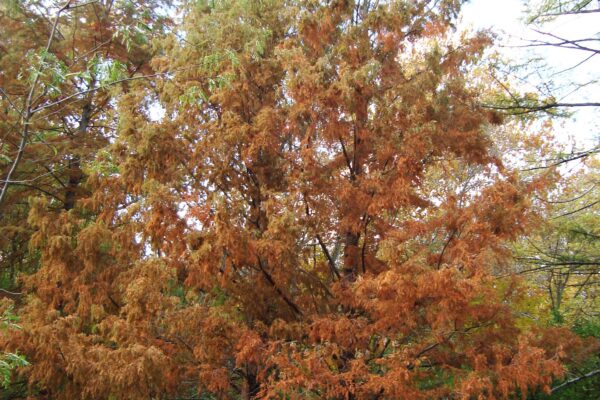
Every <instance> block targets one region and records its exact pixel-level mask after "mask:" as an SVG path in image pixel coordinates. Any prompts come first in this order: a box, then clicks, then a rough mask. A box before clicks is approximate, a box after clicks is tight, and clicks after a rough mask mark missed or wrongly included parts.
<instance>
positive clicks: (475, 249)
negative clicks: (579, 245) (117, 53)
mask: <svg viewBox="0 0 600 400" xmlns="http://www.w3.org/2000/svg"><path fill="white" fill-rule="evenodd" d="M459 8H460V2H458V1H441V2H439V1H431V2H429V1H420V2H404V1H393V2H382V3H379V2H371V1H357V2H351V1H332V2H316V1H280V0H268V1H260V2H258V1H257V2H243V1H206V2H203V1H200V2H193V3H189V4H188V3H186V4H185V6H184V7H182V8H181V9H180V13H179V14H178V17H181V19H182V21H181V26H180V28H179V29H176V30H173V31H171V32H168V33H165V34H163V35H161V37H160V38H159V40H158V41H157V42H155V44H154V45H155V46H156V47H155V48H156V49H158V51H157V53H156V54H155V55H154V57H153V59H152V62H151V67H152V68H153V71H148V73H147V75H155V77H154V79H147V80H146V79H144V80H142V79H136V80H128V81H127V82H126V83H125V84H123V85H114V91H111V92H110V97H109V98H108V100H107V102H108V103H109V104H110V106H111V108H112V107H114V111H112V109H111V111H110V112H107V113H106V115H105V117H104V118H106V119H107V121H108V123H109V124H114V125H113V126H116V127H117V134H116V135H115V137H114V140H112V141H108V143H106V142H105V147H101V148H100V147H98V148H97V149H93V150H92V151H90V153H89V154H90V156H93V159H92V160H90V161H89V162H88V163H87V164H86V166H85V167H82V168H83V170H84V172H85V173H86V175H87V177H88V178H87V180H86V181H85V186H84V187H85V188H86V191H83V190H82V191H81V192H80V193H79V196H78V197H77V201H76V202H75V203H74V204H73V205H72V207H68V208H67V207H60V208H58V207H54V208H53V207H50V205H51V201H49V200H48V199H47V198H43V197H41V198H37V199H33V200H32V201H31V203H30V209H29V213H28V214H29V215H28V221H29V224H30V226H31V229H32V232H33V233H32V236H31V240H30V241H29V246H30V248H32V249H33V251H36V252H38V253H39V260H40V261H39V269H37V270H36V271H35V272H34V273H32V274H31V275H29V276H27V277H26V278H25V287H24V289H25V290H26V291H28V293H29V294H30V295H29V296H28V298H27V299H26V301H25V304H24V305H23V307H22V308H21V309H20V310H19V315H20V317H21V325H22V328H23V329H22V330H20V331H17V332H13V333H11V335H10V336H7V337H6V338H5V339H4V340H5V342H6V346H7V348H8V349H18V350H19V351H20V352H22V353H23V354H24V355H25V356H26V357H27V360H28V361H29V362H30V363H31V365H30V366H28V367H27V368H24V369H21V372H22V374H23V375H24V376H25V377H26V378H27V379H28V381H29V384H30V387H31V392H30V393H29V395H30V396H32V397H38V398H56V399H61V398H65V399H68V398H75V397H79V398H127V399H137V398H140V399H142V398H143V399H146V398H182V397H188V398H189V397H190V396H191V397H192V398H200V396H204V397H205V398H206V396H214V397H216V398H242V399H250V398H273V399H276V398H330V399H402V398H405V399H420V398H423V399H425V398H444V397H448V396H454V397H458V398H464V399H467V398H472V397H476V396H479V397H480V398H490V399H493V398H509V397H510V396H513V395H515V394H517V393H520V394H521V395H523V396H525V395H527V393H529V392H534V391H537V390H540V389H543V390H546V391H547V390H549V385H550V383H551V381H552V378H553V377H554V376H559V375H561V374H562V372H563V367H562V365H561V359H562V358H563V351H564V350H565V349H566V350H569V349H570V348H571V347H570V346H573V345H576V344H577V339H575V338H572V337H571V336H570V335H568V333H567V332H565V331H564V330H560V329H547V330H543V329H525V328H522V327H521V326H520V324H519V316H518V314H517V312H516V308H517V305H518V303H519V302H520V301H522V299H523V298H524V297H526V296H527V292H526V290H525V289H524V288H523V287H522V286H520V285H519V282H518V280H516V279H500V280H499V279H497V278H496V277H495V273H496V272H497V271H498V270H502V269H503V268H507V267H508V264H509V262H510V249H509V247H508V245H509V244H510V243H511V242H512V241H514V240H516V239H517V238H518V237H519V235H520V234H522V233H524V232H526V231H527V229H529V224H530V221H532V220H533V219H534V218H533V217H534V216H533V212H532V210H531V201H530V199H531V197H532V196H533V195H539V194H541V193H543V192H544V190H545V187H546V186H547V180H546V179H534V180H529V181H526V180H522V179H520V178H519V176H518V174H516V173H513V172H511V171H510V170H508V169H506V168H505V167H504V166H503V165H502V162H501V160H500V158H499V157H496V156H494V154H492V152H491V151H490V149H491V146H492V141H493V138H492V137H491V135H490V132H493V130H492V129H491V127H492V126H494V125H499V124H501V123H502V118H501V116H500V115H498V114H497V113H496V112H493V111H490V110H488V109H486V108H483V107H481V106H480V105H479V104H480V100H481V98H482V95H483V93H482V89H481V87H479V86H477V84H476V81H472V80H470V79H469V77H470V75H469V73H470V70H471V67H472V66H473V65H475V64H476V63H477V62H478V61H479V60H480V57H481V54H482V52H483V51H484V50H485V49H486V48H487V46H489V45H490V44H491V39H490V38H489V37H488V36H486V35H485V34H476V35H474V36H472V37H468V36H463V37H460V38H456V37H455V36H452V29H451V28H452V24H453V21H454V20H455V18H456V16H457V13H458V12H459ZM93 93H97V90H95V91H94V92H93ZM67 97H68V96H67ZM151 109H154V110H159V109H160V110H161V113H158V112H156V111H155V114H154V115H153V114H152V113H151V112H150V111H149V110H151ZM159 114H162V115H159ZM117 119H118V120H117ZM117 121H118V122H117ZM469 167H471V168H473V169H475V170H476V173H477V175H478V178H479V182H481V183H480V184H479V185H478V186H477V189H476V190H466V191H464V192H463V193H458V194H457V193H451V192H450V191H448V190H444V187H443V185H439V184H438V185H436V184H435V182H434V181H433V180H432V179H428V178H431V177H432V176H435V177H436V179H437V182H438V183H443V182H450V181H452V180H456V179H457V176H458V174H459V173H461V172H462V171H465V170H468V169H469ZM63 204H64V203H63Z"/></svg>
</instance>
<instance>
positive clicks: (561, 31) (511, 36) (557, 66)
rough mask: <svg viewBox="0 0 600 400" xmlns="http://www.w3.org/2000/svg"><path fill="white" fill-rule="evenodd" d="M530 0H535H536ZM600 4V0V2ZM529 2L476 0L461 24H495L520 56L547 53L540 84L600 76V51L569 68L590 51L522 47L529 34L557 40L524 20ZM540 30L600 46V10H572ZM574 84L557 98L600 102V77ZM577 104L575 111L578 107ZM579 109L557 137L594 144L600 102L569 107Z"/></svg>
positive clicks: (510, 53) (508, 52)
mask: <svg viewBox="0 0 600 400" xmlns="http://www.w3.org/2000/svg"><path fill="white" fill-rule="evenodd" d="M530 2H535V0H532V1H530ZM599 7H600V4H599ZM525 11H526V9H525V6H524V2H523V1H522V0H471V1H470V2H469V3H467V5H466V6H465V7H464V8H463V13H462V21H461V25H459V29H462V28H469V27H471V28H474V29H486V28H491V29H492V30H494V31H495V32H500V33H501V34H500V36H499V38H498V44H499V45H501V46H502V47H501V51H502V52H503V54H504V55H505V56H507V57H509V58H511V59H513V60H515V61H516V62H522V61H525V60H528V59H531V58H532V57H534V56H537V57H539V58H541V59H543V62H544V63H545V64H546V65H547V66H548V68H549V72H547V73H544V74H541V75H540V76H537V77H536V76H533V77H531V78H532V79H533V80H536V81H537V83H538V84H542V83H553V84H554V85H555V86H559V87H560V86H565V85H567V84H572V83H579V84H582V83H588V82H590V81H593V80H596V81H598V80H600V54H598V55H596V56H594V57H592V58H590V59H589V60H587V61H585V62H584V63H583V64H581V65H580V66H578V67H576V68H573V69H571V70H569V71H566V72H562V73H560V71H562V70H565V69H569V68H571V67H573V66H575V65H577V64H578V63H579V62H581V61H583V60H584V59H585V58H587V57H589V56H590V54H591V53H590V52H587V51H580V50H570V49H558V48H555V47H548V46H542V47H536V48H535V49H532V48H523V47H519V46H522V45H524V44H527V43H528V42H527V40H540V39H541V40H546V41H555V40H556V39H553V38H551V37H549V36H547V35H546V36H544V35H541V34H539V33H536V32H535V31H534V30H533V29H532V28H535V27H532V26H527V25H526V24H525V22H524V16H525ZM538 29H539V30H541V31H544V32H547V33H551V34H553V35H556V36H558V37H562V38H566V39H582V38H596V39H598V40H599V42H598V43H593V42H586V44H587V45H588V46H590V47H592V46H593V47H595V48H599V47H600V34H599V30H600V14H599V13H593V14H583V15H567V16H561V17H559V18H557V19H556V20H555V21H552V22H549V23H546V24H544V25H542V26H539V27H538ZM572 89H573V87H570V88H566V87H565V88H564V89H563V90H561V91H559V93H561V97H558V98H557V100H558V101H560V102H563V103H581V102H600V83H598V82H596V83H594V84H589V85H587V86H585V87H583V88H581V89H579V90H577V91H575V92H572ZM575 110H576V111H575ZM570 111H575V114H574V115H573V118H571V119H569V120H565V121H563V122H562V124H559V125H562V126H557V134H556V136H557V138H558V139H559V140H560V141H563V142H565V143H567V142H570V141H571V140H572V139H571V138H574V139H575V140H576V142H577V144H578V145H580V146H582V147H588V148H589V147H591V146H594V145H597V144H598V143H599V142H600V107H581V108H578V109H570Z"/></svg>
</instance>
